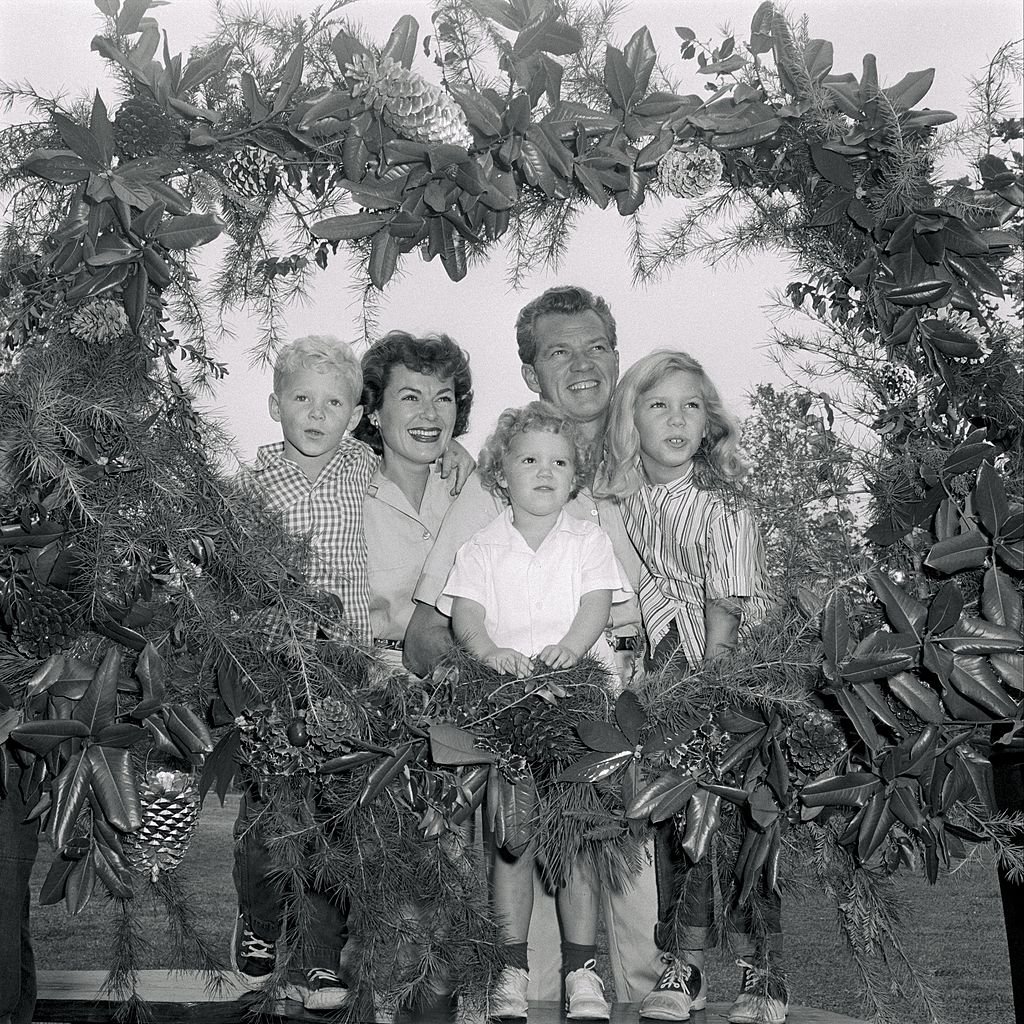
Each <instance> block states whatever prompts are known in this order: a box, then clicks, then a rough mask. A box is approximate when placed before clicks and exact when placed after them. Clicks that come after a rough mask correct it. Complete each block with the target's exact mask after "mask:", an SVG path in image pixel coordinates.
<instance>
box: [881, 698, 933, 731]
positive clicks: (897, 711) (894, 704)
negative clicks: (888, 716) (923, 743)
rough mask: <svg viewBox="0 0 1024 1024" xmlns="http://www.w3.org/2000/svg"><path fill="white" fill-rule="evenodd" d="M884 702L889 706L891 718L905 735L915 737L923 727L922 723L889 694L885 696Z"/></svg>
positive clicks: (901, 702) (905, 706)
mask: <svg viewBox="0 0 1024 1024" xmlns="http://www.w3.org/2000/svg"><path fill="white" fill-rule="evenodd" d="M885 702H886V704H888V705H889V710H890V711H891V712H892V717H893V718H895V719H896V721H897V722H899V724H900V725H901V726H902V727H903V731H904V733H905V735H907V736H916V735H917V734H918V733H919V732H920V731H921V729H922V728H923V727H924V722H922V721H921V719H920V718H918V717H917V715H915V714H914V712H913V711H911V710H910V708H908V707H907V705H906V704H904V703H903V701H901V700H898V699H897V698H896V697H894V696H893V695H892V694H891V693H887V694H886V695H885Z"/></svg>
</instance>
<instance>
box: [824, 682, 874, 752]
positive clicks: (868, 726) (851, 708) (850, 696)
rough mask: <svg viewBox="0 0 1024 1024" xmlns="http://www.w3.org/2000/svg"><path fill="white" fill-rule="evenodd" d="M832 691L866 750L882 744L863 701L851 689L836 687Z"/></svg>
mask: <svg viewBox="0 0 1024 1024" xmlns="http://www.w3.org/2000/svg"><path fill="white" fill-rule="evenodd" d="M834 693H835V698H836V701H837V703H838V704H839V706H840V708H842V710H843V713H844V714H845V715H846V717H847V719H848V720H849V722H850V724H851V725H852V726H853V727H854V729H855V730H856V732H857V735H858V736H859V737H860V738H861V740H862V741H863V742H864V744H865V746H867V748H868V750H877V749H878V748H879V747H880V746H881V745H882V738H881V737H880V736H879V735H878V730H877V729H876V728H875V723H874V721H873V720H872V718H871V714H870V712H869V711H868V708H867V706H866V705H865V703H864V701H863V700H862V699H861V698H860V696H859V695H858V694H857V693H856V692H855V691H854V690H852V689H837V690H835V691H834Z"/></svg>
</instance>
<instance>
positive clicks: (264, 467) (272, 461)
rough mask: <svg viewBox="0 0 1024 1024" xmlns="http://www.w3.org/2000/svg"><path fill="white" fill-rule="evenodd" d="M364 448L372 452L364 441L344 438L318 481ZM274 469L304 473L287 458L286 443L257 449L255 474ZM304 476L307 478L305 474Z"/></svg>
mask: <svg viewBox="0 0 1024 1024" xmlns="http://www.w3.org/2000/svg"><path fill="white" fill-rule="evenodd" d="M364 448H365V449H366V451H367V452H371V451H372V449H370V447H369V446H368V445H364V444H363V442H362V441H357V440H356V439H355V438H354V437H348V436H346V437H343V438H342V439H341V444H339V445H338V450H337V451H336V452H335V453H334V455H333V456H332V457H331V461H330V462H328V463H327V465H326V466H324V468H323V469H322V470H320V475H319V476H318V477H317V479H318V480H319V479H321V478H325V477H327V476H328V475H329V474H331V473H333V472H334V470H335V469H336V468H337V467H338V466H340V465H341V464H342V463H344V462H347V461H348V460H349V459H352V458H355V457H356V456H358V455H359V454H360V453H361V452H362V450H363V449H364ZM272 469H294V470H295V471H296V472H297V473H302V470H301V469H300V468H299V466H298V464H297V463H295V462H293V461H292V460H291V459H289V458H287V457H286V456H285V454H284V441H274V442H273V443H272V444H263V445H260V447H259V448H257V449H256V464H255V466H254V467H253V472H254V473H256V474H260V473H266V472H268V471H270V470H272ZM303 476H305V474H304V473H303ZM310 482H311V483H312V482H314V481H310Z"/></svg>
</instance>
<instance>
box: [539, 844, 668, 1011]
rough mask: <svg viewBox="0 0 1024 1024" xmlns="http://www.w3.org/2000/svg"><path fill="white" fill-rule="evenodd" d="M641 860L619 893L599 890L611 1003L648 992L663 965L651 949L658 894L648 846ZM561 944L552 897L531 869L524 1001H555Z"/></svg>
mask: <svg viewBox="0 0 1024 1024" xmlns="http://www.w3.org/2000/svg"><path fill="white" fill-rule="evenodd" d="M641 856H642V858H643V869H642V870H641V871H640V873H639V874H638V875H636V876H635V877H634V878H633V879H632V882H631V884H630V885H629V886H627V888H626V889H625V890H624V891H623V892H609V891H608V890H604V891H603V892H602V893H601V912H602V914H603V916H604V922H605V930H606V932H607V935H608V954H609V958H610V960H611V965H612V978H613V979H614V981H615V999H616V1002H620V1003H638V1002H640V1000H641V999H643V997H644V996H645V995H647V993H648V992H650V991H651V989H652V988H654V984H655V982H656V981H657V980H658V978H659V977H660V976H661V972H662V971H663V970H664V966H665V965H664V964H663V963H662V962H661V960H660V954H659V952H658V949H657V947H656V946H655V945H654V926H655V924H656V923H657V921H658V892H657V885H656V884H655V876H654V866H653V863H652V857H651V844H650V843H648V844H647V846H646V847H645V848H644V850H643V852H642V854H641ZM561 943H562V933H561V929H560V928H559V925H558V909H557V907H556V905H555V897H554V896H553V895H551V894H550V893H549V892H548V891H547V889H546V887H545V885H544V882H543V880H542V879H541V876H540V872H539V871H534V875H533V917H532V918H531V920H530V942H529V955H530V987H529V989H528V990H527V998H528V999H531V1000H550V1001H553V1002H560V1001H561V999H562V973H561V966H562V946H561ZM605 980H606V981H607V980H608V979H605Z"/></svg>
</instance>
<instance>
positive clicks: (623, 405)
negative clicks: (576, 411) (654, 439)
mask: <svg viewBox="0 0 1024 1024" xmlns="http://www.w3.org/2000/svg"><path fill="white" fill-rule="evenodd" d="M675 372H683V373H692V374H694V375H695V376H696V377H697V378H698V379H699V380H700V385H701V393H702V395H703V398H704V408H705V412H706V414H707V426H706V427H705V433H704V439H703V440H702V441H701V443H700V447H699V448H698V449H697V452H696V454H695V455H694V456H693V482H694V486H695V487H697V488H699V489H700V490H702V491H732V492H734V493H736V494H741V493H742V492H743V487H742V480H743V477H744V475H745V474H746V471H747V466H746V463H745V462H744V461H743V459H742V458H741V457H740V454H739V440H740V427H739V422H738V421H737V419H736V418H735V417H734V416H732V415H731V414H730V413H729V412H727V411H726V409H725V406H724V405H723V404H722V399H721V396H720V395H719V394H718V389H717V388H716V387H715V385H714V384H712V382H711V379H710V378H709V377H708V375H707V374H706V373H705V372H704V367H703V366H701V364H700V363H698V362H697V360H696V359H694V358H693V356H691V355H689V354H687V353H686V352H678V351H673V350H671V349H659V350H658V351H656V352H651V353H650V354H649V355H646V356H644V357H643V358H642V359H638V360H637V361H636V362H635V363H634V364H633V365H632V366H631V367H630V368H629V369H628V370H627V371H626V372H625V373H624V374H623V375H622V379H621V380H620V381H619V386H618V387H617V388H616V389H615V394H614V395H613V396H612V404H611V412H610V413H609V416H608V430H607V432H606V433H605V450H604V461H603V462H602V464H601V468H600V470H599V471H598V479H597V482H596V483H595V486H594V492H595V494H598V495H600V496H602V497H616V498H625V497H627V496H628V495H630V494H633V493H635V492H636V491H638V490H640V488H641V487H642V486H643V485H644V484H645V483H646V482H647V481H646V480H645V478H644V472H643V467H642V465H641V463H640V435H639V433H637V429H636V424H635V422H634V416H635V415H636V407H637V403H638V402H639V400H640V399H641V398H642V397H643V395H645V394H646V393H647V392H648V391H650V389H651V388H652V387H654V385H655V384H656V383H658V381H660V380H661V379H662V378H663V377H664V376H665V375H666V374H668V373H675Z"/></svg>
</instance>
